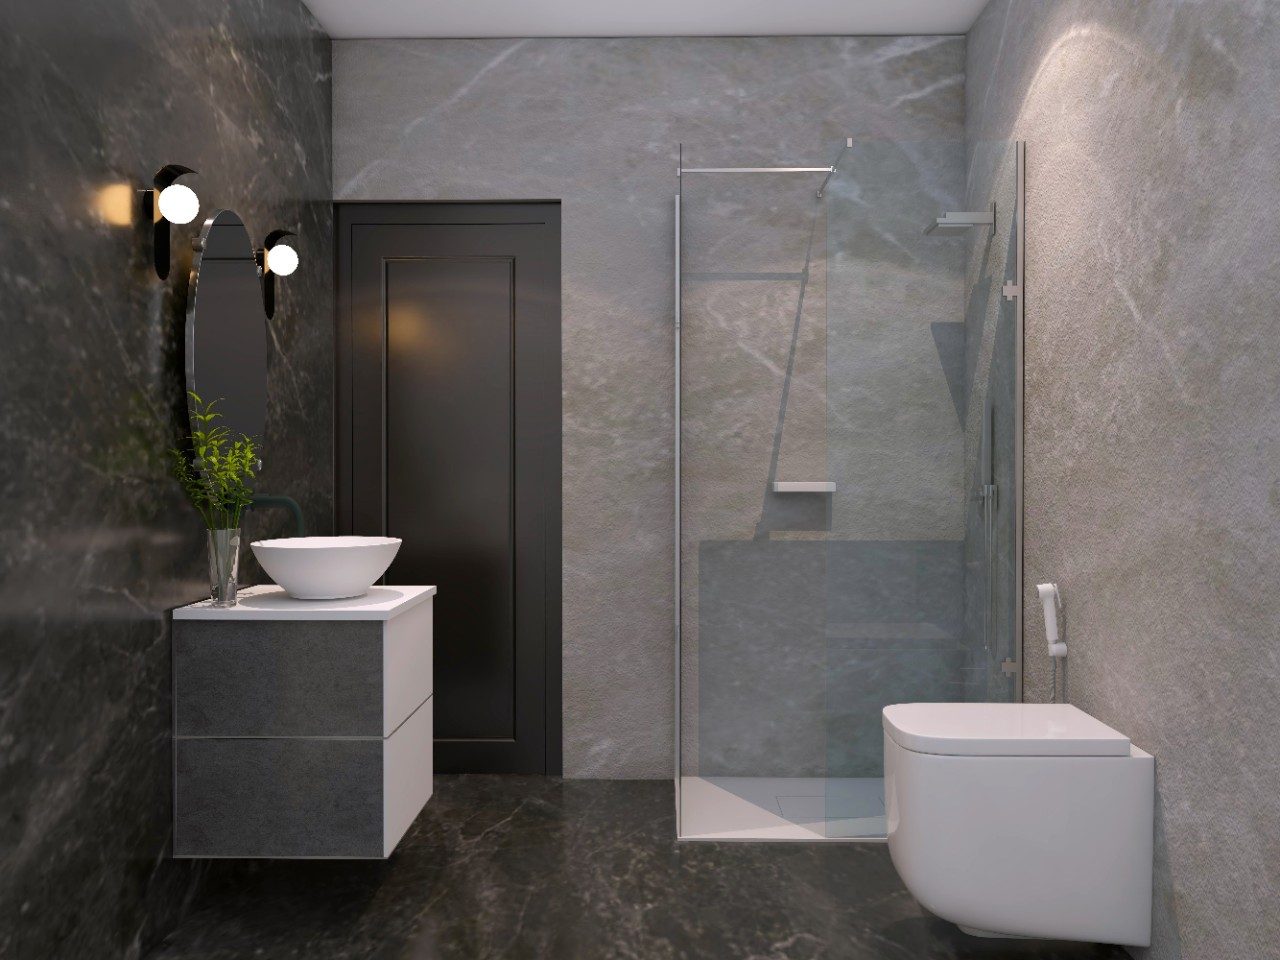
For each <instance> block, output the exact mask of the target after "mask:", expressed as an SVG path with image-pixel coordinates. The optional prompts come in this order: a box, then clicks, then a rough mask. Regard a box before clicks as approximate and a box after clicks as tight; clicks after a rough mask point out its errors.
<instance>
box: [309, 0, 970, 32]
mask: <svg viewBox="0 0 1280 960" xmlns="http://www.w3.org/2000/svg"><path fill="white" fill-rule="evenodd" d="M305 2H306V4H307V6H309V7H310V8H311V11H312V12H313V13H314V14H315V15H316V17H317V18H318V19H319V20H320V23H321V24H322V25H323V26H324V28H325V30H327V31H328V33H329V35H330V36H331V37H333V38H334V39H335V40H346V39H355V38H359V37H691V36H730V37H746V36H813V35H837V36H857V35H863V34H891V35H892V34H929V33H935V34H936V33H942V34H956V33H965V32H967V31H968V29H969V28H970V27H971V26H972V25H973V21H974V20H976V19H977V17H978V14H979V13H981V12H982V8H983V7H985V6H986V5H987V0H629V2H622V0H359V2H353V0H305Z"/></svg>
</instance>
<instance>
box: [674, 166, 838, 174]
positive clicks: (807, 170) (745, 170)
mask: <svg viewBox="0 0 1280 960" xmlns="http://www.w3.org/2000/svg"><path fill="white" fill-rule="evenodd" d="M835 172H836V168H835V167H834V166H831V167H681V168H680V173H681V174H685V173H835Z"/></svg>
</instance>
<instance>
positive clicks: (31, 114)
mask: <svg viewBox="0 0 1280 960" xmlns="http://www.w3.org/2000/svg"><path fill="white" fill-rule="evenodd" d="M0 90H2V91H3V93H0V130H3V137H2V138H0V330H2V336H0V955H3V956H5V957H14V958H20V957H40V958H48V957H77V958H83V957H94V958H98V957H117V956H137V955H138V954H139V953H140V952H141V951H142V950H143V949H145V947H146V946H147V944H149V943H150V942H151V941H153V940H155V939H156V938H157V936H158V935H160V934H162V933H163V932H164V931H165V930H166V928H167V927H169V926H171V925H172V922H173V920H174V918H175V917H176V916H177V915H178V914H179V913H180V912H181V910H182V908H183V904H184V903H185V901H186V899H187V897H188V896H189V894H190V892H191V891H192V890H193V888H194V886H195V884H196V883H197V880H198V870H197V869H196V868H193V867H192V865H190V864H177V863H174V862H172V861H170V860H169V859H168V843H169V811H170V774H171V745H170V738H169V709H170V706H169V704H170V689H169V662H170V660H169V656H170V655H169V627H168V622H167V617H166V611H167V610H168V609H169V608H171V607H173V606H175V605H178V604H182V603H187V602H190V601H193V600H196V599H199V598H200V597H201V596H202V595H207V580H206V579H205V573H204V562H205V561H204V554H203V550H204V546H203V535H202V532H201V529H200V526H199V521H198V519H197V517H196V515H195V513H194V512H193V511H192V510H190V509H189V508H188V507H187V506H186V505H185V503H184V502H183V501H182V499H181V495H180V493H179V491H178V489H177V487H176V485H175V484H174V483H173V482H172V481H170V480H169V479H168V477H167V473H166V467H165V463H164V460H163V458H162V451H163V449H164V448H165V447H166V446H167V445H169V443H170V442H171V440H172V438H173V435H174V433H175V430H176V428H177V424H178V411H179V409H180V405H181V402H182V382H181V370H182V362H181V349H182V337H183V326H182V325H183V319H184V317H183V311H184V306H185V288H186V283H187V280H186V273H187V267H188V264H189V261H190V252H189V251H190V243H189V241H190V238H191V237H192V235H193V234H194V233H195V232H196V231H197V230H198V227H199V223H196V224H192V225H190V226H188V227H183V228H179V229H178V230H176V231H175V236H174V245H173V246H174V250H175V267H174V270H173V273H172V275H171V279H170V281H169V282H168V283H162V282H160V281H158V280H157V279H156V277H155V275H154V273H153V272H152V271H151V269H150V266H149V248H148V246H147V244H146V243H145V242H143V238H144V237H145V232H144V233H143V234H142V235H141V236H140V235H139V234H138V233H137V232H135V230H134V229H133V228H131V227H129V226H127V225H125V226H115V225H112V224H111V223H110V222H109V221H110V219H111V218H112V217H113V216H114V215H115V211H114V210H113V209H112V201H113V197H115V196H116V194H113V193H112V190H111V188H113V187H115V189H116V190H118V191H121V192H122V195H123V200H124V202H125V205H126V209H125V210H124V211H123V213H124V215H125V216H126V217H127V216H128V209H127V204H128V202H129V199H130V198H129V191H130V190H131V189H133V188H135V187H138V186H140V185H142V184H143V183H144V182H149V180H150V176H151V173H152V172H153V171H154V170H155V169H156V168H157V167H159V166H160V165H162V164H164V163H182V164H186V165H187V166H190V167H194V168H196V169H197V170H199V171H200V175H199V176H198V177H194V178H191V181H190V182H191V183H192V185H193V186H194V188H195V189H196V190H197V192H198V193H199V194H200V197H201V200H202V203H203V209H204V211H205V212H207V211H209V210H211V209H213V208H214V207H218V206H224V207H229V208H232V209H235V210H236V211H237V212H238V213H240V214H241V215H242V216H243V217H244V219H245V221H246V223H247V224H248V226H249V229H250V232H251V234H252V235H253V236H254V237H255V239H258V240H260V239H261V238H262V236H263V235H264V234H265V233H266V232H267V231H269V230H271V229H273V228H275V227H287V228H292V229H294V230H297V231H298V233H299V234H300V236H299V237H298V243H299V250H300V252H301V255H302V257H303V262H302V266H301V267H300V269H299V270H298V272H297V273H296V274H295V275H294V276H292V277H290V278H289V279H287V280H285V281H283V282H282V283H281V284H280V285H279V290H278V295H279V303H278V308H277V311H276V317H275V320H274V321H273V322H272V323H271V324H270V329H269V334H268V343H269V349H270V376H271V387H270V393H269V413H268V423H267V429H266V437H265V441H266V444H267V454H266V462H267V467H266V473H265V477H264V487H266V488H267V489H269V490H270V491H271V492H279V493H285V494H290V495H292V496H294V497H295V498H297V499H298V500H299V501H300V502H301V503H302V506H303V509H304V510H305V511H306V515H307V519H308V521H309V523H310V524H311V526H312V528H313V529H314V530H316V531H324V530H326V529H327V528H328V527H329V525H330V522H331V515H332V479H331V477H332V467H331V451H330V445H331V441H330V434H331V429H330V424H331V422H332V413H331V407H332V400H331V380H332V334H331V328H332V305H331V300H332V292H331V291H332V280H331V261H332V254H331V226H330V210H331V206H330V202H329V197H330V183H331V172H330V166H331V164H330V158H331V149H330V134H329V120H330V48H329V42H328V40H327V38H326V37H325V36H324V35H323V33H322V32H321V31H320V29H319V27H318V25H317V24H316V22H315V21H314V19H313V18H312V17H311V15H310V14H309V13H308V11H307V10H306V8H305V7H304V6H303V4H302V3H300V2H297V0H285V2H276V0H272V2H266V0H232V2H222V3H181V4H179V3H159V4H157V3H149V2H142V0H46V2H41V3H21V4H18V3H6V4H4V5H3V8H2V12H0ZM103 214H105V218H104V216H103ZM286 526H287V522H286V520H285V518H283V517H274V516H263V517H260V518H253V519H252V520H251V521H250V523H249V532H250V533H251V534H253V535H257V534H260V533H263V532H266V531H269V530H270V531H282V530H284V529H286ZM247 572H248V573H249V576H250V577H252V571H247Z"/></svg>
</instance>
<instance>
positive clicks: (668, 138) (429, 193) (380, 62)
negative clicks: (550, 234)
mask: <svg viewBox="0 0 1280 960" xmlns="http://www.w3.org/2000/svg"><path fill="white" fill-rule="evenodd" d="M963 51H964V41H963V39H962V38H958V37H853V38H850V37H810V38H794V37H792V38H720V39H673V38H662V39H656V38H655V39H607V40H606V39H601V40H552V39H535V40H488V39H486V40H356V41H339V42H336V43H335V44H334V75H335V92H334V179H333V183H334V196H335V197H337V198H338V199H339V200H375V199H409V200H433V199H441V200H458V199H463V200H465V199H482V200H485V199H510V198H558V199H560V200H561V201H562V211H563V231H564V232H563V246H564V249H563V263H564V301H563V302H564V311H563V312H564V326H563V337H564V339H563V381H564V692H565V693H564V695H565V701H564V736H565V743H564V758H565V759H564V763H565V772H566V774H568V775H570V776H574V777H592V776H604V777H667V776H670V775H671V762H672V760H671V752H672V751H671V744H672V739H673V731H672V723H673V720H672V717H673V713H674V711H673V704H672V696H673V689H672V686H673V685H672V682H671V666H670V665H671V660H672V643H673V638H672V619H673V609H672V605H673V588H672V576H671V563H672V556H673V542H672V538H673V532H672V530H673V504H672V497H673V488H672V474H673V470H672V466H673V453H672V420H671V416H672V401H671V397H672V389H673V383H672V379H673V375H674V370H673V357H672V318H673V310H674V304H673V292H672V270H673V267H672V260H671V256H672V231H673V224H672V210H673V197H674V194H675V192H676V188H677V184H676V176H675V174H676V158H677V153H676V151H677V145H678V144H680V143H681V142H683V143H684V144H685V154H684V159H685V163H686V164H687V165H690V166H723V165H748V166H750V165H756V164H784V165H786V164H800V165H810V164H814V163H822V162H830V160H831V159H832V158H833V157H834V155H835V153H836V152H837V151H838V150H839V146H840V144H842V143H843V142H844V138H845V137H847V136H853V137H855V138H857V139H858V140H859V141H875V140H880V141H885V140H892V141H899V142H909V141H927V140H929V139H931V138H942V139H949V140H950V141H951V142H952V143H954V144H959V142H960V141H961V140H962V139H963V110H962V98H963V89H964V76H963ZM955 157H956V159H955V163H954V165H953V166H952V167H950V168H949V167H948V166H947V164H946V163H945V162H942V161H941V160H940V158H938V157H935V156H929V155H927V154H926V155H918V156H907V155H900V156H898V157H896V158H894V159H895V160H896V161H897V162H900V163H901V164H903V165H904V167H906V168H908V169H910V170H912V171H915V172H916V175H917V176H918V179H919V183H920V184H922V185H923V189H922V192H921V196H925V195H926V193H925V191H927V190H933V191H935V192H938V193H939V195H941V194H946V195H952V196H953V195H955V193H956V192H957V190H958V189H959V187H960V185H961V184H962V177H961V176H960V175H959V171H960V164H961V163H962V162H963V158H962V157H961V156H960V152H959V151H958V150H957V151H956V154H955ZM948 170H950V174H951V175H950V177H948ZM816 186H817V184H816V183H814V184H812V185H810V186H809V187H805V188H803V189H802V188H801V187H800V186H799V185H788V186H778V187H777V188H776V190H777V194H776V195H773V194H768V190H770V189H773V188H764V187H763V186H759V189H760V190H763V191H765V194H760V193H754V191H755V190H756V189H757V188H756V187H752V188H750V191H749V192H748V193H742V192H738V193H736V194H735V193H734V190H733V189H732V188H730V189H728V190H725V189H722V188H720V187H714V188H711V189H712V192H710V193H709V192H707V191H706V190H705V189H704V190H702V192H700V193H697V192H695V190H694V189H693V187H692V185H689V186H687V196H688V197H689V198H690V200H691V202H692V203H693V204H694V205H695V206H697V205H704V206H705V205H711V208H712V209H713V212H717V211H718V212H717V213H716V216H712V217H708V216H694V212H695V211H694V210H693V209H692V208H691V212H690V214H689V216H687V217H686V219H685V223H686V225H687V226H688V227H689V229H690V243H689V245H688V247H687V249H688V250H689V251H691V255H692V256H693V257H694V259H693V260H691V261H690V262H688V263H687V264H686V267H687V268H688V269H689V270H691V271H696V270H699V269H703V268H702V267H699V263H698V257H699V256H700V255H701V254H699V253H693V252H694V251H701V252H703V253H706V254H709V255H710V256H709V257H707V256H704V257H702V260H703V261H705V264H704V266H705V270H706V271H710V272H711V273H712V274H714V276H708V277H705V278H704V279H703V280H700V281H698V283H697V286H698V287H699V288H700V289H699V290H698V291H697V292H693V293H691V296H693V297H698V298H701V303H702V304H704V305H705V306H706V308H707V309H706V311H705V315H706V316H707V317H708V318H709V324H708V327H707V333H708V335H713V334H716V333H719V334H721V335H726V336H730V337H731V336H732V335H734V334H736V333H739V332H742V328H744V327H745V326H748V325H752V324H754V325H755V327H756V328H757V329H754V330H753V331H748V332H749V333H750V335H749V336H743V337H739V338H737V346H736V347H734V349H733V350H732V352H730V353H726V354H723V355H722V367H723V368H724V369H725V370H727V371H728V372H729V373H730V374H731V376H732V382H730V383H728V384H726V380H725V378H724V377H719V378H712V377H710V376H709V377H708V378H704V379H705V383H704V385H703V386H704V387H707V386H708V385H711V384H714V385H715V387H716V388H717V389H722V390H723V391H724V395H723V396H722V397H721V399H720V400H718V401H717V400H716V399H715V397H713V396H710V395H706V396H705V399H706V400H707V402H708V403H711V404H713V405H715V406H716V410H717V411H718V412H719V413H721V414H723V415H724V416H723V417H722V418H721V419H720V420H718V421H717V422H716V424H715V430H714V431H708V432H706V433H705V434H704V437H703V439H705V440H706V441H707V442H708V443H709V444H713V445H714V443H715V442H717V441H718V442H719V443H720V444H721V445H722V447H723V449H724V450H725V451H726V453H725V454H724V455H725V456H726V457H728V456H731V455H733V454H734V453H740V452H742V451H743V450H744V449H746V448H749V449H750V452H751V464H752V465H751V468H750V469H751V471H755V473H756V474H757V475H746V474H744V476H743V477H735V479H734V480H733V481H732V482H730V483H728V484H727V485H725V486H724V488H723V489H721V490H719V493H720V494H721V495H723V496H724V497H726V498H728V501H729V502H731V503H732V505H733V509H732V510H726V511H723V512H717V513H715V514H714V515H711V516H709V519H710V520H711V526H714V527H716V528H717V530H715V531H713V530H711V529H710V528H708V529H707V530H706V531H705V532H704V534H703V535H701V536H700V539H720V538H722V534H721V533H719V532H718V530H719V528H721V527H726V526H728V527H731V528H732V533H731V535H732V536H740V535H744V536H746V537H752V536H754V535H755V534H756V531H757V528H759V529H760V531H761V533H762V534H763V535H766V536H767V531H768V528H769V527H770V526H771V525H773V524H774V521H775V520H777V518H776V517H775V516H773V515H772V514H769V515H762V503H767V502H766V501H765V498H764V490H765V486H766V482H767V480H768V479H769V478H768V467H769V463H770V460H771V457H772V455H773V453H772V445H773V441H774V437H775V429H776V427H777V420H778V409H779V404H778V390H779V388H780V384H781V382H782V376H783V371H785V368H786V364H787V358H788V339H787V336H786V334H785V331H787V330H791V329H793V328H794V326H795V323H796V306H795V302H796V286H797V285H796V282H795V278H794V277H781V276H774V277H773V278H772V279H766V280H764V281H761V282H760V283H752V284H744V283H741V282H735V281H734V280H733V279H732V278H730V277H726V276H725V275H724V274H725V272H726V271H727V272H728V273H741V272H744V271H764V272H768V273H771V274H784V273H792V274H794V273H795V272H796V271H797V270H799V269H801V267H802V265H803V259H804V257H803V255H804V235H805V231H807V230H808V229H809V227H810V224H811V219H812V218H811V215H810V212H811V209H812V206H813V204H812V199H813V190H812V188H816ZM787 191H791V192H792V193H795V196H794V197H791V198H788V196H784V194H786V193H787ZM766 194H768V195H766ZM884 199H885V201H886V202H888V201H890V200H891V199H892V198H889V197H885V198H884ZM935 199H936V198H935ZM859 200H860V198H859V197H858V196H857V194H856V192H853V193H848V192H846V194H845V195H844V199H843V200H842V201H841V202H844V203H846V204H852V205H855V206H856V205H857V204H858V202H859ZM783 201H785V202H783ZM937 202H941V200H937ZM752 205H754V206H752ZM931 205H932V203H931ZM748 208H750V209H752V210H754V212H747V215H746V217H745V218H742V219H738V220H736V219H735V213H734V211H735V210H738V211H748ZM876 209H877V210H883V209H885V208H884V207H883V206H880V207H877V208H876ZM735 222H737V223H738V224H739V226H740V228H741V229H739V230H737V231H736V232H735V231H734V230H733V229H732V226H733V224H734V223H735ZM761 222H765V223H767V224H768V225H769V227H770V232H769V233H760V232H759V231H756V232H754V233H753V232H752V230H751V229H749V227H751V226H752V225H755V224H758V223H761ZM859 222H861V223H870V224H871V227H870V229H871V230H880V231H883V230H885V227H884V226H883V225H882V221H880V220H878V219H876V218H867V217H863V218H860V220H859ZM912 226H913V229H916V230H917V231H918V227H915V224H914V220H913V223H912ZM700 229H703V230H706V229H711V230H713V231H715V230H719V232H718V233H715V234H714V235H704V236H703V237H702V238H701V239H700V238H699V237H698V231H699V230H700ZM820 229H821V230H822V231H823V235H825V226H820ZM890 232H892V228H891V229H890ZM797 238H798V239H799V242H798V243H795V242H793V241H794V240H796V239H797ZM774 240H778V241H779V242H778V243H774V242H773V241H774ZM955 266H956V279H955V281H954V283H953V284H952V286H953V287H954V289H953V290H952V296H953V299H954V302H955V306H954V308H953V312H954V313H955V314H956V316H957V318H958V317H959V315H960V310H961V297H960V294H959V279H958V270H959V257H958V254H957V257H956V264H955ZM909 272H910V271H909V269H906V268H903V269H901V270H900V271H899V275H900V276H902V277H903V286H908V285H909V282H910V278H909V276H908V274H909ZM692 286H693V285H689V287H690V290H691V291H692ZM896 289H898V288H895V290H896ZM908 292H909V293H911V294H912V297H913V302H914V303H916V305H927V304H928V303H929V302H930V299H931V298H932V297H934V296H935V295H936V290H934V289H920V290H917V291H914V292H913V291H908ZM820 307H821V304H820V303H819V302H818V301H816V300H815V301H814V302H812V303H810V304H807V305H806V308H805V310H806V312H805V314H804V315H802V316H801V317H800V324H799V338H798V339H799V343H798V347H797V353H796V358H795V364H796V366H795V379H794V386H795V392H794V393H793V394H792V402H791V403H790V405H789V408H788V420H789V427H792V428H795V429H789V427H788V426H786V425H784V427H783V430H782V438H781V449H780V451H779V458H780V462H779V467H780V468H781V469H783V470H784V471H785V472H784V473H782V474H780V477H781V478H782V479H791V478H794V479H808V478H807V477H801V476H796V475H795V473H794V472H793V471H801V470H803V471H806V472H807V471H809V470H811V469H816V468H818V467H819V466H825V461H826V456H827V451H826V448H825V446H824V445H823V444H822V443H821V442H820V439H821V435H822V433H823V428H825V426H826V422H825V421H826V416H825V413H823V412H822V408H821V407H820V406H817V405H816V404H813V403H812V402H811V401H813V400H814V398H815V397H817V398H819V399H820V396H821V391H822V390H823V389H825V388H824V386H823V382H822V381H823V378H824V377H825V370H824V367H825V362H824V360H823V351H824V349H825V348H824V346H823V342H822V337H821V335H820V325H819V324H818V323H816V322H814V321H815V319H816V318H817V316H819V314H818V313H817V312H816V311H818V310H819V309H820ZM761 320H764V321H765V322H766V323H768V324H775V323H776V325H777V329H776V330H775V329H774V328H773V327H770V328H769V329H765V328H764V327H763V326H761ZM713 326H714V329H713ZM922 331H923V336H922V339H920V340H919V343H918V345H919V346H920V348H921V350H922V351H925V350H927V353H925V354H922V355H923V356H927V361H928V363H929V364H931V365H932V366H934V367H936V366H937V362H938V361H937V352H936V348H935V345H934V342H933V340H932V339H931V338H930V336H929V333H928V326H927V323H926V324H925V325H924V327H923V328H922ZM775 334H779V335H775ZM711 372H713V371H708V374H710V373H711ZM722 372H723V371H722ZM762 385H763V386H762ZM935 385H936V386H937V388H938V391H939V392H938V394H937V400H938V401H939V402H940V403H941V404H942V405H943V407H942V409H943V411H944V413H946V414H947V416H949V417H951V420H950V422H947V423H945V427H946V429H947V430H948V431H949V432H950V434H951V435H953V438H954V440H953V442H954V445H955V451H956V455H955V457H954V458H953V459H954V469H952V470H951V471H950V472H949V473H948V472H943V473H941V474H940V475H941V476H942V477H944V478H946V477H951V476H952V474H954V482H953V483H952V486H954V487H955V488H956V489H955V490H954V491H953V495H952V497H951V499H950V500H949V501H948V506H947V507H946V508H945V509H944V510H943V509H941V508H940V512H946V514H947V516H948V520H949V523H950V525H951V528H952V531H953V533H952V534H951V535H953V536H955V537H956V538H957V539H958V538H959V537H960V536H961V535H962V529H963V524H962V513H961V510H960V505H959V498H960V493H959V489H958V486H959V485H958V477H959V464H960V456H959V450H960V444H959V437H960V434H959V431H958V429H956V425H955V421H954V413H952V412H951V408H952V401H951V399H950V395H949V392H948V389H947V385H946V382H945V380H944V379H942V378H939V379H938V381H937V383H936V384H935ZM697 386H698V384H697V381H696V380H687V381H686V387H689V388H692V389H695V390H696V389H697ZM705 393H706V391H705V390H704V394H705ZM743 398H747V399H748V400H749V402H747V403H745V404H743V405H742V406H741V407H740V408H738V409H737V410H736V411H735V409H734V403H733V401H734V400H737V399H743ZM696 399H697V398H696V397H695V398H694V400H696ZM806 403H808V406H806ZM815 411H817V412H816V413H815ZM691 439H697V438H691ZM716 462H719V461H718V460H713V461H712V464H713V465H714V463H716ZM738 462H739V463H741V462H742V461H741V459H739V461H738ZM904 472H905V471H904ZM737 473H742V471H741V470H740V469H739V470H738V471H737ZM934 476H935V477H936V476H938V474H935V475H934ZM909 479H910V478H909ZM739 480H741V481H742V482H739ZM715 492H716V491H714V490H711V489H710V488H709V491H708V494H707V495H708V497H710V498H712V499H714V496H715ZM939 500H941V498H939ZM783 509H788V508H785V507H784V508H783ZM783 522H785V523H795V522H800V523H808V524H811V525H812V524H814V523H821V522H822V518H820V517H818V518H814V517H807V518H803V517H802V518H794V517H792V518H785V519H784V521H783ZM935 526H936V525H935ZM871 536H876V534H871ZM685 553H686V556H687V557H688V556H696V547H695V548H693V549H692V550H691V549H690V548H688V547H686V551H685ZM696 616H697V614H696V610H691V609H687V610H686V620H687V621H696ZM696 683H697V682H696V677H694V676H693V675H692V674H690V675H689V676H687V678H686V689H694V688H696Z"/></svg>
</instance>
